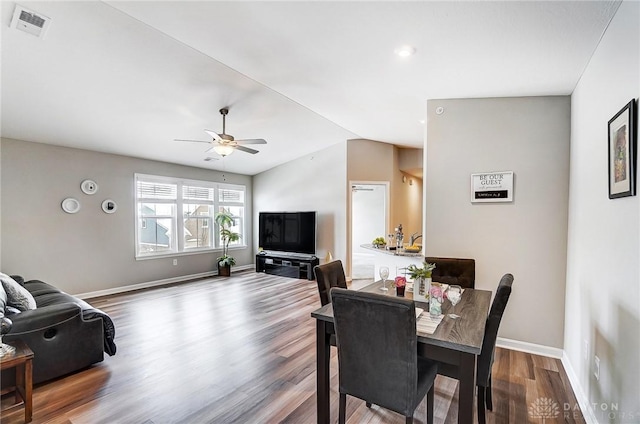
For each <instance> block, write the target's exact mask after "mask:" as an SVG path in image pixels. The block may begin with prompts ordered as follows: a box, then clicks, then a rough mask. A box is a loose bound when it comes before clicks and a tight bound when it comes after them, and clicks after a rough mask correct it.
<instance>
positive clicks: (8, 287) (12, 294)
mask: <svg viewBox="0 0 640 424" xmlns="http://www.w3.org/2000/svg"><path fill="white" fill-rule="evenodd" d="M0 280H2V287H3V288H4V291H5V292H6V293H7V305H8V306H13V307H14V308H16V309H18V310H20V311H27V310H29V309H36V300H35V299H34V298H33V296H31V293H29V291H28V290H27V289H25V288H24V287H22V286H21V285H20V284H18V283H17V282H16V281H15V280H14V279H13V278H11V277H9V276H8V275H7V274H3V273H1V272H0Z"/></svg>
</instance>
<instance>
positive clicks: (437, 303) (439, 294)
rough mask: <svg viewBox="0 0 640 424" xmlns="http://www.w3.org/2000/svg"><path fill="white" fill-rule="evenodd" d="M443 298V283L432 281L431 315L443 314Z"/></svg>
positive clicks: (430, 289)
mask: <svg viewBox="0 0 640 424" xmlns="http://www.w3.org/2000/svg"><path fill="white" fill-rule="evenodd" d="M443 298H444V293H443V291H442V285H441V284H439V283H433V282H431V284H430V287H429V315H431V317H432V318H437V317H439V316H440V315H442V301H443Z"/></svg>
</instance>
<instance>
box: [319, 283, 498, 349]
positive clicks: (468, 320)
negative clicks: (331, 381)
mask: <svg viewBox="0 0 640 424" xmlns="http://www.w3.org/2000/svg"><path fill="white" fill-rule="evenodd" d="M381 284H382V282H381V281H377V282H375V283H372V284H370V285H368V286H366V287H363V288H362V289H361V291H366V292H369V293H377V294H380V295H382V296H394V297H395V296H396V293H395V289H393V288H392V289H390V290H389V291H386V292H383V291H381V290H380V286H381ZM387 284H388V285H387V287H389V283H387ZM405 298H406V299H413V293H409V292H405ZM490 304H491V292H490V291H487V290H477V289H465V290H464V293H463V294H462V299H461V300H460V302H459V303H458V304H457V305H456V306H455V308H454V307H453V305H451V302H449V301H448V300H445V301H444V303H443V304H442V313H443V314H445V316H444V318H443V319H442V322H441V323H440V324H439V325H438V328H437V329H436V331H435V332H434V333H433V334H426V333H421V332H418V341H419V342H422V343H425V344H430V345H434V346H440V347H444V348H447V349H452V350H456V351H460V352H467V353H473V354H476V355H479V354H480V351H481V349H482V340H483V338H484V327H485V325H486V321H487V315H488V314H489V307H490ZM416 307H419V308H422V309H424V312H423V313H425V314H428V313H429V305H428V304H426V303H422V302H416ZM452 311H453V313H455V314H456V315H459V316H460V317H459V318H456V319H453V318H451V317H449V316H448V315H447V314H449V313H451V312H452ZM311 316H312V317H313V318H316V319H319V320H322V321H328V322H333V306H332V305H331V304H330V303H329V304H328V305H325V306H323V307H322V308H320V309H317V310H315V311H313V312H312V313H311Z"/></svg>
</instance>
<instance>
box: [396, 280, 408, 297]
mask: <svg viewBox="0 0 640 424" xmlns="http://www.w3.org/2000/svg"><path fill="white" fill-rule="evenodd" d="M395 284H396V296H399V297H404V289H405V287H406V286H407V279H406V278H404V277H402V276H397V277H396V279H395Z"/></svg>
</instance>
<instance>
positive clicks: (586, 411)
mask: <svg viewBox="0 0 640 424" xmlns="http://www.w3.org/2000/svg"><path fill="white" fill-rule="evenodd" d="M562 366H563V367H564V371H565V372H566V373H567V377H568V378H569V382H570V383H571V388H572V389H573V393H574V394H575V395H576V400H577V401H578V405H580V411H581V412H582V417H583V418H584V420H585V421H586V423H587V424H598V419H597V418H596V416H595V414H594V411H593V408H592V407H591V404H590V403H589V398H588V397H587V395H586V394H585V393H584V390H583V389H582V385H581V384H580V380H579V379H578V374H576V372H575V370H574V369H573V365H571V362H570V361H569V357H568V356H567V353H566V352H563V354H562Z"/></svg>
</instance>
